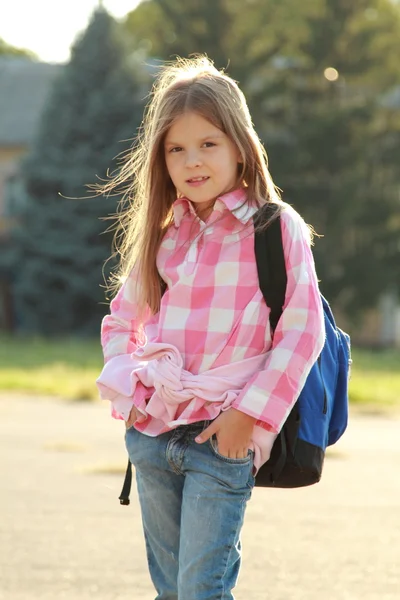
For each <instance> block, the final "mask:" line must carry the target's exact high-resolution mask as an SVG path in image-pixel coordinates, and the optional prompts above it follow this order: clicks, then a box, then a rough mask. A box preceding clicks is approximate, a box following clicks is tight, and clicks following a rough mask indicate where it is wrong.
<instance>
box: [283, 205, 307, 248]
mask: <svg viewBox="0 0 400 600" xmlns="http://www.w3.org/2000/svg"><path fill="white" fill-rule="evenodd" d="M281 205H282V209H281V212H280V218H281V227H282V240H283V243H285V242H288V241H292V242H295V241H300V240H301V241H304V242H306V243H307V244H308V245H309V246H311V244H312V233H311V232H312V230H311V229H310V227H309V225H307V223H306V222H305V221H304V219H303V217H302V216H301V215H300V214H299V213H298V212H297V210H295V209H294V208H293V206H291V205H290V204H287V203H286V202H282V203H281Z"/></svg>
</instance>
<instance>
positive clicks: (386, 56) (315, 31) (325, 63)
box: [253, 0, 400, 313]
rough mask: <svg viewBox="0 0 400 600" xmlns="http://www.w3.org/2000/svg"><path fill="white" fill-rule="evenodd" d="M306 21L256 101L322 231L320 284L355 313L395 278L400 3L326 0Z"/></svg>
mask: <svg viewBox="0 0 400 600" xmlns="http://www.w3.org/2000/svg"><path fill="white" fill-rule="evenodd" d="M306 25H307V29H308V35H307V37H306V39H305V41H304V42H303V43H302V44H301V45H300V47H299V52H298V55H297V57H296V60H294V61H292V62H291V61H287V62H286V65H283V67H282V68H281V69H278V70H275V71H274V72H273V73H272V72H270V81H269V85H266V86H265V87H264V88H263V89H260V90H259V91H258V93H257V94H256V95H255V97H254V98H253V100H254V99H255V100H257V106H258V111H259V112H258V114H262V113H264V119H263V126H262V127H261V128H262V132H263V135H264V138H265V139H266V140H267V143H268V147H269V149H270V155H271V158H272V160H271V162H272V172H273V173H274V175H275V177H276V178H277V181H278V182H279V184H280V185H281V187H283V189H284V192H285V198H286V199H287V200H288V201H289V202H290V203H292V204H293V205H294V206H295V207H297V208H298V209H299V210H300V211H301V212H302V213H303V214H304V215H305V216H306V218H307V219H308V220H309V221H311V222H312V223H313V224H314V225H315V226H316V229H317V231H318V232H319V233H321V234H323V235H324V239H322V240H319V241H318V242H317V243H316V248H315V256H316V262H317V267H318V272H319V274H320V277H321V279H322V282H321V287H322V290H323V291H324V292H325V293H326V294H327V295H328V296H329V298H331V299H332V300H335V301H336V303H338V304H341V306H342V307H343V309H344V310H346V311H347V312H348V313H356V312H358V311H360V310H362V309H363V308H365V307H370V306H373V305H374V304H376V302H377V300H378V298H379V296H380V294H381V292H382V291H383V290H386V289H389V288H392V286H393V283H394V282H396V283H397V285H399V284H400V277H399V266H398V265H399V264H400V260H399V259H400V253H399V247H398V242H397V240H398V239H399V234H400V230H399V223H398V218H397V219H396V215H398V214H399V211H400V205H399V201H398V189H399V185H400V178H399V175H398V170H397V168H396V167H395V162H396V159H397V160H398V157H399V150H400V146H399V136H398V132H399V123H398V121H399V119H398V115H399V107H397V110H396V109H395V110H392V111H391V113H390V111H389V109H388V108H387V107H385V106H384V101H383V100H384V97H385V93H386V92H387V91H388V90H389V89H391V88H392V87H394V86H395V85H396V83H397V84H400V69H399V66H398V63H397V62H396V61H394V60H393V57H392V53H390V52H388V50H389V48H390V46H391V45H392V44H395V45H397V46H399V42H398V40H400V12H399V9H398V7H394V6H393V5H392V4H391V3H390V2H386V1H384V0H377V1H376V2H370V1H367V0H354V2H352V3H347V2H344V1H342V0H326V1H325V2H321V3H320V10H319V12H318V13H316V14H314V15H313V16H312V17H310V18H308V19H306ZM327 69H328V70H327ZM396 113H397V118H396ZM389 121H390V123H391V124H390V125H389ZM268 123H273V124H274V127H273V128H272V130H271V128H269V126H268ZM396 131H397V134H396V133H395V132H396ZM388 147H390V152H389V151H388ZM394 157H396V159H395V160H394Z"/></svg>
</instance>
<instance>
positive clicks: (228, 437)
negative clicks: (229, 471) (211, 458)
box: [196, 408, 257, 458]
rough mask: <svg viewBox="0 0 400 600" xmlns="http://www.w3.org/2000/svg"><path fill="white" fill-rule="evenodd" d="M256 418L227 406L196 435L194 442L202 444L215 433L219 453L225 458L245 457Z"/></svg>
mask: <svg viewBox="0 0 400 600" xmlns="http://www.w3.org/2000/svg"><path fill="white" fill-rule="evenodd" d="M256 420H257V419H255V418H254V417H250V415H246V413H243V412H241V411H240V410H237V409H236V408H229V409H228V410H226V411H224V412H221V414H220V415H218V417H217V418H216V419H214V421H213V422H212V423H211V424H210V425H209V426H208V427H207V429H205V430H204V431H203V432H202V433H201V434H200V435H198V436H197V438H196V442H197V443H198V444H202V443H204V442H206V441H207V440H208V439H210V438H211V437H212V436H213V435H214V434H216V436H217V442H218V452H219V453H220V454H222V455H223V456H226V457H227V458H246V456H247V454H248V452H249V446H250V442H251V434H252V433H253V428H254V424H255V422H256Z"/></svg>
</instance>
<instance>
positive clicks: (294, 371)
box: [232, 207, 325, 433]
mask: <svg viewBox="0 0 400 600" xmlns="http://www.w3.org/2000/svg"><path fill="white" fill-rule="evenodd" d="M281 227H282V243H283V249H284V255H285V263H286V271H287V288H286V297H285V305H284V308H283V312H282V316H281V318H280V320H279V322H278V324H277V327H276V330H275V333H274V337H273V343H272V348H271V351H270V352H269V354H268V358H267V360H266V363H265V368H264V369H263V370H262V371H260V372H258V373H256V374H255V375H254V376H253V377H252V379H251V380H250V381H249V383H248V384H247V385H246V386H245V388H244V389H243V391H242V392H241V393H240V394H239V396H238V397H237V399H236V400H235V401H234V402H233V404H232V407H233V408H235V409H237V410H239V411H241V412H243V413H246V414H247V415H249V416H251V417H253V418H255V419H257V420H258V421H259V424H260V425H261V426H263V427H264V428H265V429H267V430H269V431H272V432H273V433H279V431H280V430H281V428H282V426H283V424H284V422H285V420H286V418H287V417H288V415H289V412H290V411H291V409H292V408H293V405H294V404H295V402H296V400H297V398H298V397H299V395H300V392H301V390H302V388H303V386H304V383H305V381H306V379H307V376H308V374H309V372H310V370H311V367H312V365H313V364H314V362H315V361H316V360H317V358H318V356H319V354H320V352H321V350H322V348H323V345H324V340H325V326H324V315H323V308H322V303H321V298H320V294H319V289H318V280H317V276H316V273H315V265H314V259H313V255H312V252H311V246H310V240H309V232H308V228H307V226H306V225H305V223H304V221H303V220H302V218H301V217H300V216H299V215H298V214H297V213H296V212H295V211H294V210H293V209H292V208H290V207H289V208H288V209H287V210H285V211H284V212H283V213H282V216H281Z"/></svg>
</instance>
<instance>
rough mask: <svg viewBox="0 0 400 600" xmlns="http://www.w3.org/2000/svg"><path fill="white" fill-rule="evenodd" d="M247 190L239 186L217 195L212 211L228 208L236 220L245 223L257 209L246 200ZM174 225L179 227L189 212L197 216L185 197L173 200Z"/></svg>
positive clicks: (220, 211) (221, 210)
mask: <svg viewBox="0 0 400 600" xmlns="http://www.w3.org/2000/svg"><path fill="white" fill-rule="evenodd" d="M246 196H247V192H246V189H245V188H239V189H237V190H234V191H233V192H228V193H227V194H223V195H222V196H219V197H218V198H217V200H216V201H215V204H214V208H213V212H212V213H211V214H213V213H215V212H219V213H222V212H223V211H224V210H226V209H227V210H229V212H231V213H232V215H233V216H235V217H236V219H237V220H238V221H240V222H241V223H243V224H246V223H247V222H248V221H249V220H250V219H251V217H252V216H253V215H254V214H255V212H256V211H257V207H256V206H251V205H249V204H248V203H247V202H246ZM173 213H174V222H175V226H176V227H179V226H180V224H181V222H182V219H183V218H184V216H185V215H186V214H187V213H191V214H192V215H193V216H194V217H197V215H196V211H195V209H194V208H193V204H192V203H191V202H190V200H189V199H188V198H186V197H181V198H178V199H177V200H175V202H174V204H173Z"/></svg>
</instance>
